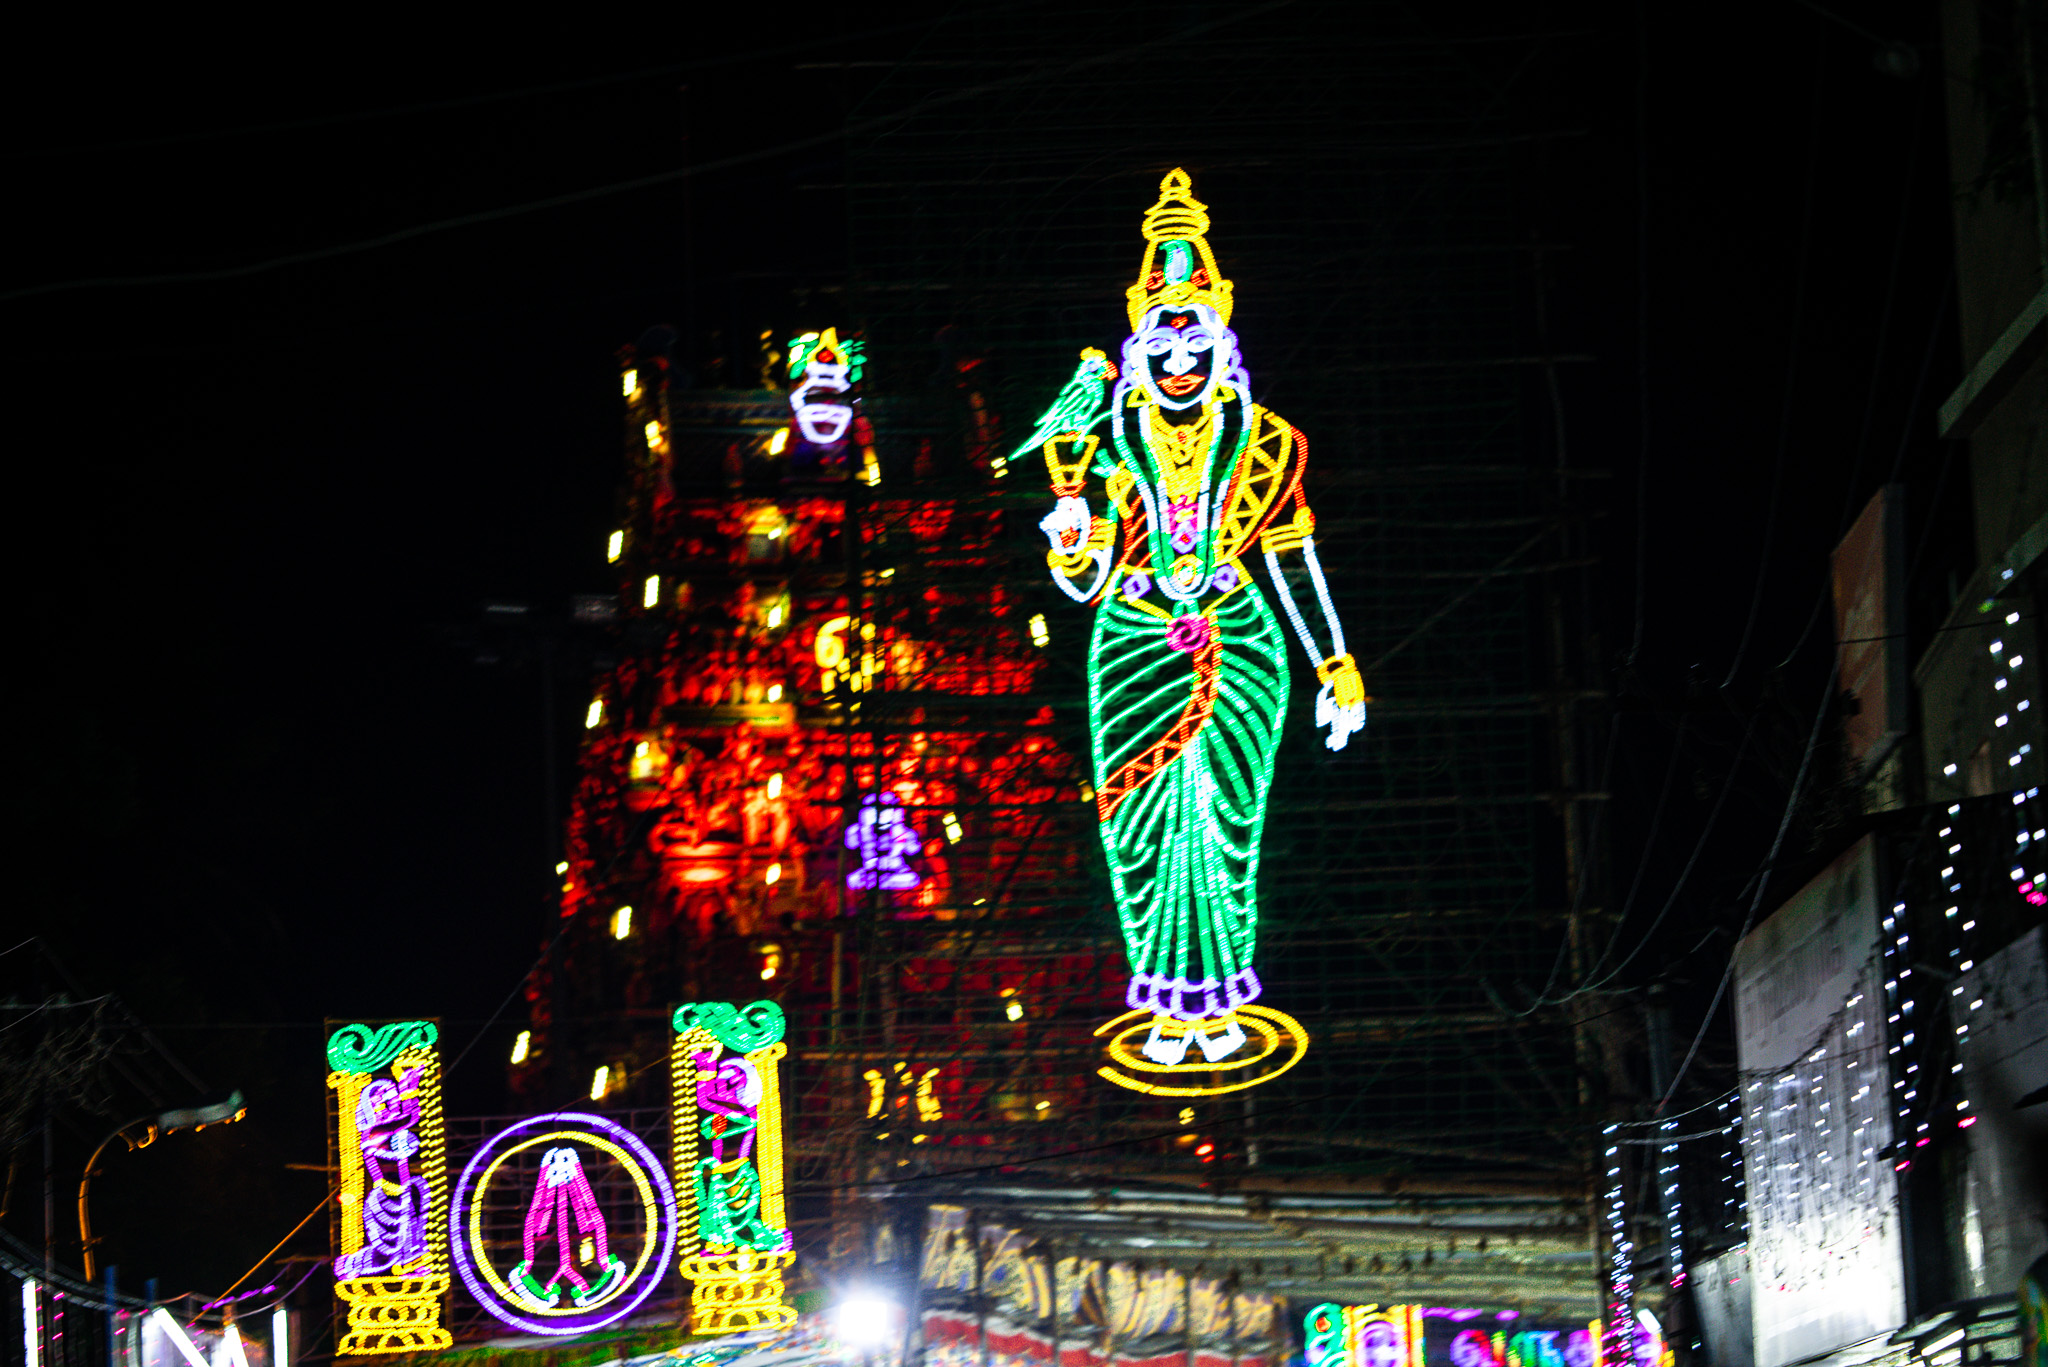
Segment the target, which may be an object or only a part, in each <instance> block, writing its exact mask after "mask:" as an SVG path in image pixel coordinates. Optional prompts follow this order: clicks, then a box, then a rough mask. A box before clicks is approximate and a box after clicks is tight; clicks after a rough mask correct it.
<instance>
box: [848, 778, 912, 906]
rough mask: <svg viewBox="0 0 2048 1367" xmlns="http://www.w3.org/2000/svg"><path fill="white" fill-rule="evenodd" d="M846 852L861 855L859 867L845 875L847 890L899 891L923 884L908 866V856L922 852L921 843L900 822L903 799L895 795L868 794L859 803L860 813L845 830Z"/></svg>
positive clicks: (903, 822)
mask: <svg viewBox="0 0 2048 1367" xmlns="http://www.w3.org/2000/svg"><path fill="white" fill-rule="evenodd" d="M846 848H848V849H849V850H854V851H857V852H858V853H859V854H860V867H859V868H857V869H855V870H853V871H852V872H851V873H849V874H847V875H846V886H848V887H849V888H855V889H858V890H861V891H871V890H873V889H875V888H889V889H899V890H900V889H904V888H914V887H916V886H917V885H918V884H919V883H920V882H922V881H923V879H922V877H921V876H920V875H919V874H918V872H917V870H916V869H914V868H912V867H911V866H910V856H911V855H914V854H916V853H917V852H918V851H919V850H921V849H923V848H924V842H923V841H921V840H919V839H918V836H917V832H916V831H915V830H914V829H912V827H911V825H910V823H909V822H907V821H905V820H904V819H903V799H902V798H900V797H898V796H896V794H894V793H879V794H877V793H870V794H868V795H867V796H866V797H864V798H862V799H861V801H860V813H859V814H858V815H857V816H855V817H854V819H853V824H852V825H850V826H848V827H847V828H846Z"/></svg>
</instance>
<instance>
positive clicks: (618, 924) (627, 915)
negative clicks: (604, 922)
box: [612, 907, 633, 940]
mask: <svg viewBox="0 0 2048 1367" xmlns="http://www.w3.org/2000/svg"><path fill="white" fill-rule="evenodd" d="M632 933H633V908H631V907H620V908H619V909H618V910H617V911H615V912H613V913H612V938H613V939H614V940H623V939H625V938H626V937H627V936H628V935H631V934H632Z"/></svg>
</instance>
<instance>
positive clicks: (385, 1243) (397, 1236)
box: [334, 1068, 427, 1281]
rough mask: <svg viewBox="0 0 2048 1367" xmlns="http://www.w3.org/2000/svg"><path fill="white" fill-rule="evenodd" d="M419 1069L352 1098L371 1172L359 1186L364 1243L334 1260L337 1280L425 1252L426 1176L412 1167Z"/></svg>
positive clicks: (408, 1263) (396, 1265) (401, 1264)
mask: <svg viewBox="0 0 2048 1367" xmlns="http://www.w3.org/2000/svg"><path fill="white" fill-rule="evenodd" d="M421 1071H422V1070H421V1069H418V1068H412V1069H408V1070H407V1071H406V1072H405V1073H404V1074H403V1075H402V1076H401V1077H400V1078H399V1079H398V1080H397V1081H395V1082H394V1081H392V1080H391V1079H390V1078H382V1077H380V1078H378V1079H376V1080H375V1081H374V1082H371V1083H370V1084H369V1085H368V1086H366V1087H364V1088H363V1091H362V1095H361V1096H360V1097H358V1098H357V1100H356V1116H355V1120H356V1135H357V1139H358V1142H359V1143H360V1144H361V1145H362V1152H363V1167H364V1169H365V1170H366V1172H367V1173H368V1175H369V1179H370V1180H369V1181H368V1182H367V1183H365V1184H364V1192H363V1246H362V1247H361V1248H360V1249H358V1250H356V1251H355V1252H354V1253H347V1254H344V1255H342V1256H341V1257H339V1258H337V1259H335V1260H334V1275H335V1278H336V1279H337V1280H339V1281H348V1280H351V1279H352V1278H356V1277H379V1276H388V1275H391V1274H393V1273H403V1272H405V1271H408V1270H410V1269H411V1268H412V1267H413V1265H414V1264H416V1263H419V1262H420V1261H422V1260H423V1259H425V1257H426V1256H427V1179H426V1178H424V1177H419V1176H415V1175H414V1173H413V1171H412V1159H413V1155H414V1154H416V1153H418V1152H419V1151H420V1140H419V1136H418V1135H416V1134H414V1133H413V1127H414V1126H415V1125H417V1124H419V1123H420V1102H419V1090H420V1075H421Z"/></svg>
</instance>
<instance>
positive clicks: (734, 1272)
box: [677, 1249, 796, 1334]
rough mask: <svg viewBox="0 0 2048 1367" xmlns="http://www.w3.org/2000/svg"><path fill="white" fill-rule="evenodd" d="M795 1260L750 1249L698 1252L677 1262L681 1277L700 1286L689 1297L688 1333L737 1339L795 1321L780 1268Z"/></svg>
mask: <svg viewBox="0 0 2048 1367" xmlns="http://www.w3.org/2000/svg"><path fill="white" fill-rule="evenodd" d="M795 1261H796V1255H795V1254H794V1253H756V1252H754V1251H753V1250H751V1249H741V1250H739V1251H738V1252H734V1253H697V1254H693V1255H691V1256H689V1257H686V1258H682V1259H680V1260H678V1263H677V1266H678V1267H679V1268H680V1269H681V1271H682V1274H683V1275H684V1276H685V1277H688V1278H689V1279H690V1280H691V1281H692V1282H694V1283H696V1289H695V1290H694V1291H693V1292H692V1293H691V1295H690V1331H691V1332H692V1333H696V1334H738V1333H743V1332H745V1331H746V1330H749V1329H777V1328H780V1327H781V1326H783V1325H785V1324H789V1323H792V1322H794V1321H795V1319H796V1311H795V1310H794V1309H792V1308H790V1307H789V1306H787V1305H784V1304H783V1303H782V1269H784V1268H785V1267H788V1266H789V1265H790V1264H791V1263H793V1262H795Z"/></svg>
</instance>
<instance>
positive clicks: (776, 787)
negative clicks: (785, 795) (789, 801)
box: [768, 774, 782, 801]
mask: <svg viewBox="0 0 2048 1367" xmlns="http://www.w3.org/2000/svg"><path fill="white" fill-rule="evenodd" d="M781 796H782V775H780V774H770V775H768V797H769V799H770V800H771V801H772V800H774V799H775V798H778V797H781Z"/></svg>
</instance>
